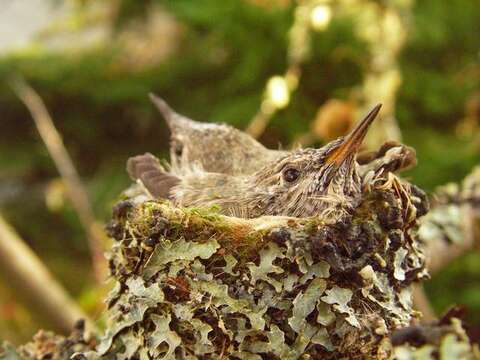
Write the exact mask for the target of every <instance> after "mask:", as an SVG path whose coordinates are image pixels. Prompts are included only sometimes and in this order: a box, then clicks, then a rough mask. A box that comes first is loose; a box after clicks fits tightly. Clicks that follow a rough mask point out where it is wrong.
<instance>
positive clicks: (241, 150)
mask: <svg viewBox="0 0 480 360" xmlns="http://www.w3.org/2000/svg"><path fill="white" fill-rule="evenodd" d="M150 99H151V101H152V102H153V104H154V105H155V106H156V108H157V109H158V110H159V111H160V113H161V114H162V116H163V118H164V119H165V122H166V123H167V125H168V127H169V129H170V131H171V137H170V162H171V171H172V172H174V173H177V174H182V173H183V172H184V171H189V170H191V168H192V167H193V166H196V167H200V168H202V169H203V170H204V171H207V172H216V173H222V174H230V175H249V174H253V173H255V172H256V171H258V170H259V169H261V168H262V167H263V166H264V165H265V164H267V163H269V162H272V161H275V160H277V159H279V158H281V157H283V156H285V155H286V154H287V153H288V152H287V151H283V150H271V149H267V148H266V147H265V146H263V145H262V144H261V143H259V142H258V141H257V140H255V139H254V138H253V137H251V136H250V135H248V134H247V133H245V132H243V131H241V130H238V129H236V128H234V127H233V126H230V125H227V124H216V123H205V122H199V121H195V120H192V119H189V118H187V117H186V116H183V115H180V114H178V113H177V112H176V111H175V110H173V109H172V108H171V107H170V106H169V105H168V104H167V102H166V101H165V100H163V99H162V98H160V97H159V96H157V95H155V94H153V93H150Z"/></svg>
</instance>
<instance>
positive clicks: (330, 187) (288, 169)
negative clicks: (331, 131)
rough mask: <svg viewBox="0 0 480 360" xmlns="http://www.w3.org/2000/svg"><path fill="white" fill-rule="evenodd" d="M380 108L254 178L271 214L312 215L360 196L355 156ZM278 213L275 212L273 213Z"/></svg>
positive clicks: (264, 170) (268, 167) (271, 166)
mask: <svg viewBox="0 0 480 360" xmlns="http://www.w3.org/2000/svg"><path fill="white" fill-rule="evenodd" d="M380 107H381V105H377V106H375V107H374V108H373V109H372V110H371V111H370V112H369V113H368V115H367V116H366V117H365V118H364V119H362V120H361V121H360V122H359V123H358V124H357V125H356V126H355V128H354V129H353V130H352V131H351V132H350V133H349V134H348V135H346V136H344V137H340V138H338V139H336V140H333V141H331V142H330V143H328V144H326V145H325V146H323V147H321V148H319V149H301V150H297V151H295V152H293V153H290V154H289V155H287V156H285V157H283V158H282V159H280V160H279V161H278V162H277V163H275V164H274V165H270V166H266V167H264V168H263V169H262V170H260V171H259V172H257V173H256V174H255V175H254V182H255V184H256V186H258V188H259V189H262V192H263V194H264V196H265V197H266V201H265V202H264V205H265V206H268V207H270V206H271V210H270V211H267V212H269V213H271V214H278V215H283V214H288V215H291V216H299V217H306V216H313V215H317V214H319V212H321V211H322V210H324V209H327V208H329V207H335V206H338V205H341V204H344V203H348V202H349V201H351V200H352V199H354V198H355V197H356V196H357V195H358V194H359V193H360V185H361V184H360V178H359V176H358V173H357V163H356V161H355V157H356V154H357V152H358V150H359V148H360V146H361V144H362V141H363V139H364V138H365V135H366V134H367V131H368V129H369V127H370V125H371V124H372V122H373V120H374V119H375V117H376V116H377V114H378V112H379V110H380ZM277 210H278V211H277Z"/></svg>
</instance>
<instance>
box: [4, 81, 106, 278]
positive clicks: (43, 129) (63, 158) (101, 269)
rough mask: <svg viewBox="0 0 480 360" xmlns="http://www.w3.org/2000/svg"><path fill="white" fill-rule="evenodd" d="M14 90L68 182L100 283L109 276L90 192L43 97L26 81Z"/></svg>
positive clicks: (69, 194)
mask: <svg viewBox="0 0 480 360" xmlns="http://www.w3.org/2000/svg"><path fill="white" fill-rule="evenodd" d="M12 87H13V89H14V91H15V92H16V94H17V96H18V97H19V98H20V100H21V101H22V102H23V103H24V104H25V106H26V107H27V108H28V110H29V111H30V113H31V115H32V118H33V120H34V122H35V125H36V127H37V129H38V132H39V134H40V136H41V138H42V140H43V142H44V143H45V146H46V147H47V150H48V152H49V154H50V156H51V157H52V159H53V161H54V162H55V165H56V167H57V170H58V172H59V173H60V175H61V177H62V179H63V181H64V182H65V185H66V188H67V193H68V196H69V198H70V200H71V202H72V205H73V207H74V209H75V211H76V213H77V215H78V217H79V219H80V222H81V224H82V226H83V228H84V229H85V232H86V233H87V238H88V241H89V247H90V252H91V256H92V264H93V268H94V272H95V277H96V279H97V281H102V280H104V279H105V274H106V267H105V261H104V258H103V248H104V247H103V238H102V236H101V234H100V231H99V230H98V229H99V227H98V225H97V224H96V222H95V218H94V216H93V212H92V209H91V206H90V201H89V198H88V193H87V190H86V189H85V187H84V185H83V183H82V181H81V180H80V177H79V175H78V172H77V170H76V169H75V166H74V165H73V161H72V159H71V158H70V156H69V154H68V151H67V149H66V148H65V145H64V144H63V141H62V137H61V135H60V134H59V132H58V131H57V129H56V128H55V125H54V123H53V120H52V118H51V116H50V114H49V113H48V111H47V108H46V106H45V104H44V102H43V101H42V99H41V98H40V96H39V95H38V94H37V93H36V91H35V90H34V89H33V88H32V87H30V86H29V85H28V84H27V83H26V82H25V81H24V80H23V79H16V80H15V81H13V82H12Z"/></svg>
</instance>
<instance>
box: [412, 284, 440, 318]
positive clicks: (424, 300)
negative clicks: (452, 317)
mask: <svg viewBox="0 0 480 360" xmlns="http://www.w3.org/2000/svg"><path fill="white" fill-rule="evenodd" d="M413 307H414V308H415V309H417V310H418V311H420V312H421V313H422V315H423V316H422V321H424V322H430V321H433V320H435V319H436V318H437V317H436V315H435V311H434V310H433V308H432V305H431V304H430V301H429V300H428V297H427V294H426V293H425V289H424V288H423V285H422V284H414V285H413Z"/></svg>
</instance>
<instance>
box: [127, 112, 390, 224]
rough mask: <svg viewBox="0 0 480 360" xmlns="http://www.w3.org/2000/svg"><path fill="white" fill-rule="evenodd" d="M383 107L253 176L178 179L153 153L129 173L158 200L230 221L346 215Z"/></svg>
mask: <svg viewBox="0 0 480 360" xmlns="http://www.w3.org/2000/svg"><path fill="white" fill-rule="evenodd" d="M380 107H381V105H377V106H376V107H375V108H373V110H371V111H370V113H369V114H368V115H367V116H366V117H365V118H364V119H363V120H362V121H360V122H359V123H358V125H357V126H356V127H355V128H354V129H353V131H352V132H351V133H350V134H348V135H347V136H345V137H340V138H338V139H336V140H333V141H331V142H330V143H328V144H327V145H325V146H323V147H322V148H320V149H300V150H297V151H292V152H290V153H287V154H286V155H284V156H283V157H281V158H280V159H278V160H275V161H272V162H270V163H268V164H267V165H265V166H264V167H262V168H261V169H260V170H259V171H257V172H255V173H254V174H251V175H241V176H232V175H229V174H221V173H208V172H203V171H196V170H192V171H191V172H189V173H185V174H184V175H183V176H181V177H179V176H176V175H174V174H171V173H167V172H166V171H164V170H163V169H162V168H161V167H160V166H159V165H158V166H157V165H155V163H154V160H153V159H155V158H154V157H153V156H152V155H150V154H145V155H140V156H137V157H134V158H131V159H129V161H128V164H127V169H128V172H129V174H130V176H131V177H132V178H133V179H136V180H140V181H142V182H144V185H145V187H147V189H148V190H149V191H150V192H151V194H152V195H153V196H155V197H160V198H168V199H170V200H172V201H173V203H174V204H175V205H177V206H185V207H189V206H190V207H191V206H201V207H205V206H213V205H219V206H220V207H221V211H222V213H224V214H225V215H229V216H237V217H243V218H255V217H259V216H263V215H283V216H295V217H309V216H315V215H320V214H322V213H324V212H336V211H348V209H349V208H351V207H353V206H355V205H356V203H357V201H358V199H359V198H360V195H361V179H360V177H359V175H358V169H357V168H358V164H357V162H356V160H355V158H356V154H357V152H358V150H359V148H360V145H361V144H362V141H363V139H364V137H365V135H366V133H367V131H368V128H369V127H370V125H371V123H372V122H373V120H374V119H375V117H376V116H377V114H378V112H379V110H380ZM152 158H153V159H152ZM157 164H158V163H157ZM165 194H168V196H165Z"/></svg>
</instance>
